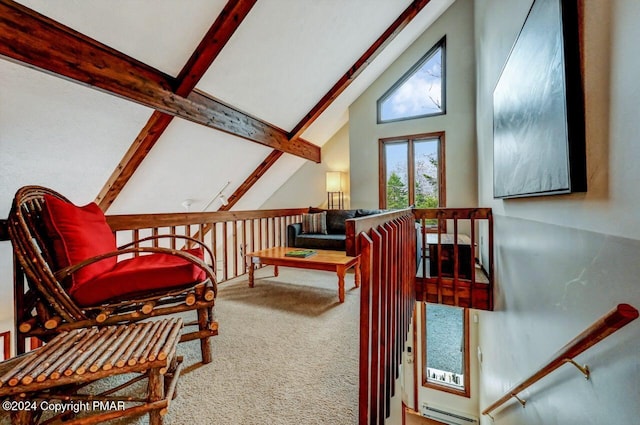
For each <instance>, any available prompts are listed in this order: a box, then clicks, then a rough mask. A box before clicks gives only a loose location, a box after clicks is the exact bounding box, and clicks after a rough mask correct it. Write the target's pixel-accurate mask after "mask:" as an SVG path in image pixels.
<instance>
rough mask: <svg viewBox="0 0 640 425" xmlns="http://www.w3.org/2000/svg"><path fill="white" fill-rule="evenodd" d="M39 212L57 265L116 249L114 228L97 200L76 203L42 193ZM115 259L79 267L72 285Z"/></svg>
mask: <svg viewBox="0 0 640 425" xmlns="http://www.w3.org/2000/svg"><path fill="white" fill-rule="evenodd" d="M42 215H43V221H44V225H45V229H46V232H47V236H48V237H49V238H50V240H51V242H52V248H53V251H54V252H53V255H54V257H55V258H54V261H55V263H56V264H55V265H56V266H57V267H58V269H62V268H64V267H67V266H71V265H74V264H78V263H80V262H82V261H84V260H87V259H89V258H91V257H95V256H96V255H100V254H105V253H107V252H112V251H115V250H116V249H117V248H116V239H115V236H114V235H113V231H112V230H111V228H110V227H109V225H108V224H107V220H106V218H105V216H104V213H103V212H102V210H101V209H100V207H98V205H97V204H96V203H93V202H92V203H90V204H88V205H85V206H82V207H78V206H76V205H74V204H72V203H69V202H65V201H63V200H61V199H59V198H57V197H55V196H51V195H44V207H43V214H42ZM117 261H118V259H117V257H111V258H107V259H104V260H101V261H98V262H96V263H94V264H91V265H89V266H86V267H84V268H82V269H80V270H79V271H78V272H76V273H74V275H73V276H72V284H71V286H72V287H74V286H76V285H81V284H83V283H84V282H87V281H89V280H91V279H93V278H94V277H96V276H98V275H100V274H102V273H104V272H106V271H109V270H111V269H112V268H113V267H114V266H115V265H116V262H117Z"/></svg>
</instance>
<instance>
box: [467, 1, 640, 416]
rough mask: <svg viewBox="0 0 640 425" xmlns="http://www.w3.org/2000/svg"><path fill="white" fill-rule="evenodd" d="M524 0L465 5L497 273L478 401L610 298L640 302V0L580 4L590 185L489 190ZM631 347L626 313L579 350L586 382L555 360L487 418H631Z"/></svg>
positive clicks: (483, 200) (634, 345)
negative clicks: (530, 191)
mask: <svg viewBox="0 0 640 425" xmlns="http://www.w3.org/2000/svg"><path fill="white" fill-rule="evenodd" d="M531 3H532V1H531V0H518V1H509V2H504V1H501V0H478V1H476V3H475V33H476V34H475V39H476V56H477V76H478V77H477V78H478V80H477V128H478V181H479V186H478V190H479V203H480V204H481V205H486V206H491V207H492V208H493V211H494V217H495V252H496V263H495V269H496V272H497V288H496V300H495V305H496V311H495V312H484V313H481V318H480V329H479V332H480V337H479V338H480V345H481V347H482V351H483V354H484V361H483V363H482V365H481V368H480V374H481V375H480V383H481V389H480V408H481V409H483V408H484V407H486V406H487V405H489V404H490V403H492V402H493V401H495V400H496V399H498V398H499V397H500V396H502V395H503V394H504V393H505V392H506V391H508V390H509V388H511V387H512V386H513V385H514V384H516V383H517V382H519V381H520V380H522V379H524V378H526V377H527V376H528V375H529V374H531V373H533V372H534V371H535V370H536V369H537V368H538V367H539V366H541V365H542V364H543V363H544V362H546V361H547V360H549V359H550V357H551V356H552V354H553V353H555V352H556V351H557V350H558V349H560V348H561V347H562V346H563V345H564V344H565V343H567V342H568V341H569V340H571V339H572V338H573V337H575V336H576V335H578V334H579V333H580V332H581V331H582V330H584V329H585V328H587V327H588V326H589V325H590V324H591V323H592V322H594V321H595V320H596V319H597V318H599V317H600V316H602V315H603V314H605V313H606V312H607V311H609V310H610V309H611V308H613V307H614V306H615V305H616V304H618V303H623V302H625V303H630V304H632V305H634V306H635V307H636V308H637V307H640V285H638V276H639V275H640V266H639V265H638V261H637V259H638V257H639V256H640V240H639V239H640V219H639V218H638V214H637V211H638V208H639V207H640V196H639V195H640V187H639V185H638V182H639V181H640V167H638V166H637V161H638V158H640V155H639V154H640V146H639V145H638V143H637V135H638V134H640V122H639V120H638V116H637V111H638V107H637V103H638V98H639V95H640V83H638V80H637V76H638V69H640V56H639V55H638V47H637V40H639V39H640V27H638V25H637V21H638V18H640V3H639V2H637V1H636V0H612V1H600V0H585V2H584V3H585V8H584V11H585V17H584V19H585V28H584V34H585V41H584V42H585V53H586V58H585V75H584V78H585V91H586V102H585V106H586V121H587V125H586V132H587V135H586V136H587V167H588V185H589V188H588V191H587V192H586V193H579V194H572V195H563V196H551V197H539V198H527V199H517V200H495V199H493V197H492V193H493V187H492V179H493V176H492V173H493V170H492V152H493V151H492V149H493V146H492V93H493V88H494V87H495V84H496V82H497V80H498V77H499V75H500V71H501V69H502V66H503V65H504V62H505V60H506V58H507V55H508V53H509V50H510V49H511V46H512V44H513V42H514V40H515V38H516V36H517V34H518V31H519V30H520V28H521V26H522V24H523V22H524V19H525V16H526V14H527V12H528V10H529V8H530V6H531ZM638 353H640V323H638V322H634V323H632V324H631V325H629V326H628V327H626V328H624V329H623V330H621V331H620V332H618V333H616V334H614V335H613V336H611V337H610V338H608V339H607V340H605V341H603V342H601V343H600V344H598V345H596V346H595V347H592V348H591V349H589V350H588V351H586V352H585V353H583V354H582V355H581V356H579V357H578V358H577V361H578V362H580V363H586V364H588V365H589V366H590V367H591V369H592V377H591V380H589V381H586V380H585V379H584V378H583V377H582V375H581V374H580V373H579V372H578V371H577V370H576V369H575V368H573V367H571V366H563V367H562V368H561V369H560V370H558V371H556V372H555V373H554V374H553V375H550V376H548V377H546V378H544V379H543V380H542V381H540V382H539V383H538V384H536V385H534V386H533V387H531V388H530V389H529V390H526V391H525V392H524V393H523V394H521V396H522V397H523V398H525V399H527V400H528V401H527V405H526V408H525V409H523V408H521V407H520V405H519V404H518V403H517V402H510V403H508V404H507V406H505V407H504V408H503V409H502V410H500V411H497V412H495V413H494V417H495V422H494V423H495V424H499V425H511V424H513V425H516V424H517V425H534V424H536V425H537V424H545V425H546V424H549V425H554V424H558V425H567V424H569V425H571V424H581V425H582V424H594V425H595V424H605V423H606V424H614V425H615V424H620V425H622V424H630V423H638V417H640V406H639V405H638V398H639V397H640V387H639V384H638V382H640V368H639V367H638ZM483 423H484V424H490V423H492V422H491V420H490V419H488V418H486V417H485V418H483Z"/></svg>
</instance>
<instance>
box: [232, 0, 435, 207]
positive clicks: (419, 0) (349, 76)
mask: <svg viewBox="0 0 640 425" xmlns="http://www.w3.org/2000/svg"><path fill="white" fill-rule="evenodd" d="M429 1H430V0H414V1H413V2H412V3H411V4H410V5H409V6H408V7H407V8H406V9H405V10H404V11H403V12H402V14H401V15H400V16H398V19H396V20H395V21H394V22H393V23H392V24H391V25H390V26H389V28H387V30H386V31H385V32H384V33H382V35H381V36H380V37H378V39H377V40H376V41H375V42H374V43H373V44H372V45H371V47H369V48H368V49H367V51H366V52H364V54H363V55H362V56H361V57H360V58H359V59H358V60H357V61H356V62H355V63H354V64H353V66H352V67H351V68H349V70H348V71H347V72H346V73H345V74H344V75H343V76H342V77H341V78H340V79H339V80H338V81H337V82H336V83H335V84H334V85H333V87H332V88H331V89H330V90H329V91H328V92H327V93H326V94H325V95H324V96H323V97H322V99H320V101H319V102H318V103H317V104H316V105H315V106H314V107H313V108H312V109H311V110H310V111H309V112H308V113H307V114H306V115H305V116H304V118H303V119H302V120H301V121H300V122H299V123H298V124H297V125H296V126H295V127H294V128H293V130H291V132H290V133H289V138H290V139H291V140H295V139H296V138H299V137H300V136H301V135H302V133H304V132H305V130H306V129H307V128H309V126H310V125H311V124H312V123H313V122H314V121H315V120H316V119H317V118H318V117H319V116H320V115H321V114H322V113H323V112H324V111H325V110H326V109H327V108H328V107H329V106H330V105H331V104H332V103H333V101H334V100H336V98H337V97H338V96H339V95H340V93H342V92H343V91H344V90H345V89H346V88H347V87H348V86H349V84H351V82H352V81H353V80H354V79H355V78H356V77H357V76H358V74H360V73H361V72H362V71H363V70H364V69H365V68H366V67H367V65H369V63H370V62H371V61H372V60H373V59H374V58H375V57H376V56H377V55H378V54H379V53H380V52H381V51H382V50H383V49H384V48H385V47H386V46H387V45H388V44H389V43H390V42H391V40H393V39H394V38H395V36H396V35H397V34H398V33H399V32H400V31H402V29H403V28H404V27H406V26H407V24H408V23H409V22H411V20H412V19H413V18H415V17H416V15H417V14H418V13H419V12H420V11H421V10H422V9H423V8H424V7H425V6H426V5H427V3H429ZM277 152H278V151H273V152H271V153H270V154H269V156H267V158H266V159H265V160H264V161H263V162H262V164H260V165H259V166H258V168H256V169H255V170H254V171H253V173H251V175H250V176H249V177H248V178H247V180H245V182H244V183H243V184H242V185H240V187H238V189H236V190H235V192H233V194H232V195H231V196H230V197H229V201H231V199H236V202H237V200H239V199H240V198H242V196H243V195H244V194H245V193H247V192H248V191H249V189H250V188H251V186H253V184H254V183H255V182H257V181H258V178H260V177H261V176H262V175H264V174H265V173H266V172H267V170H268V169H269V168H270V167H271V166H273V164H275V163H276V161H277V160H278V158H280V157H281V156H282V152H280V153H279V154H278V153H277ZM234 203H235V202H234ZM231 206H232V204H231V202H229V205H227V206H225V207H223V208H220V209H221V210H222V209H225V210H228V209H229V208H231Z"/></svg>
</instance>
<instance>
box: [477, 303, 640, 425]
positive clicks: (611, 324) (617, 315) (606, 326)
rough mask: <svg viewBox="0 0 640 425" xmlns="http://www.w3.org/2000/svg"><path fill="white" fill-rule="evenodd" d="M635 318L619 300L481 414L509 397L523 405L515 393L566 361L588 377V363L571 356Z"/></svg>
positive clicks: (524, 402)
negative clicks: (579, 361)
mask: <svg viewBox="0 0 640 425" xmlns="http://www.w3.org/2000/svg"><path fill="white" fill-rule="evenodd" d="M637 318H638V310H637V309H635V308H634V307H633V306H631V305H629V304H618V305H617V306H616V307H615V308H613V309H612V310H611V311H609V312H608V313H607V314H605V315H604V316H602V317H601V318H600V319H598V320H597V321H595V322H594V323H593V324H592V325H591V326H589V327H588V328H587V329H585V330H584V331H583V332H582V333H581V334H580V335H578V336H576V337H575V338H573V339H572V340H571V341H569V342H568V343H567V344H566V345H565V346H564V347H562V348H561V349H560V350H559V351H558V352H557V353H556V354H555V355H554V356H553V357H552V360H550V361H549V362H548V363H547V364H545V365H544V366H542V367H541V368H539V369H538V371H537V372H535V373H534V374H533V375H531V376H530V377H529V378H527V379H525V380H523V381H521V382H520V383H518V384H516V385H515V386H513V387H512V388H511V389H510V390H509V391H507V392H506V393H505V394H504V395H503V396H502V397H500V398H499V399H498V400H496V401H495V402H494V403H493V404H491V405H490V406H489V407H487V408H486V409H484V410H483V411H482V414H483V415H487V416H489V417H491V418H492V419H493V417H492V416H491V415H490V412H492V411H494V410H495V409H496V408H498V407H500V406H501V405H503V404H504V403H506V402H507V401H509V400H510V399H511V398H515V399H516V400H518V402H519V403H520V404H521V405H522V406H523V407H524V405H525V404H526V400H523V399H521V398H520V397H518V394H519V393H520V392H522V391H523V390H525V389H526V388H528V387H529V386H531V385H533V384H534V383H536V382H538V381H539V380H540V379H542V378H544V377H545V376H547V375H549V374H550V373H551V372H553V371H554V370H556V369H557V368H559V367H560V366H562V365H563V364H565V363H571V364H572V365H574V366H575V367H576V368H578V369H579V370H580V372H582V374H583V375H584V376H585V378H586V379H589V374H590V370H589V367H588V366H587V365H584V366H581V365H579V364H578V363H576V362H575V360H574V357H576V356H578V355H579V354H580V353H582V352H584V351H586V350H587V349H588V348H590V347H592V346H593V345H595V344H597V343H598V342H600V341H602V340H603V339H605V338H606V337H608V336H609V335H611V334H612V333H614V332H616V331H617V330H619V329H620V328H622V327H624V326H626V325H627V324H629V323H630V322H632V321H634V320H635V319H637Z"/></svg>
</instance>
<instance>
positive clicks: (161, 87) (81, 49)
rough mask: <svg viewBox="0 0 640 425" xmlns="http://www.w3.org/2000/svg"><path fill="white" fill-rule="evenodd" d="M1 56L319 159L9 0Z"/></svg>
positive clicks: (1, 14) (314, 149)
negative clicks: (179, 92) (178, 90)
mask: <svg viewBox="0 0 640 425" xmlns="http://www.w3.org/2000/svg"><path fill="white" fill-rule="evenodd" d="M0 56H4V57H6V58H8V59H10V60H13V61H16V62H18V63H21V64H24V65H26V66H28V67H32V68H35V69H39V70H42V71H45V72H48V73H51V74H54V75H57V76H60V77H63V78H66V79H68V80H71V81H74V82H78V83H81V84H84V85H87V86H89V87H93V88H96V89H98V90H102V91H105V92H108V93H111V94H115V95H117V96H120V97H123V98H125V99H128V100H131V101H134V102H137V103H140V104H142V105H145V106H148V107H150V108H153V109H155V110H157V111H160V112H164V113H166V114H169V115H174V116H178V117H181V118H184V119H187V120H190V121H193V122H196V123H198V124H202V125H205V126H207V127H211V128H214V129H216V130H220V131H224V132H227V133H231V134H235V133H234V132H235V131H237V128H238V127H239V126H243V125H246V127H247V128H246V129H245V131H243V132H242V133H241V135H240V137H243V138H245V139H248V140H251V141H253V142H257V143H260V144H262V145H265V146H269V147H272V148H275V149H279V150H283V151H285V152H288V153H291V154H293V155H296V156H300V157H303V158H305V159H309V160H312V161H315V162H320V148H319V147H318V146H316V145H313V144H311V143H309V142H307V141H304V140H298V139H296V140H289V137H288V134H286V133H285V132H283V131H282V132H278V131H276V130H277V129H276V127H273V126H270V125H268V124H267V123H264V122H262V121H260V120H256V119H255V118H253V117H250V116H248V115H245V114H242V113H240V112H239V111H235V114H234V117H232V118H231V119H230V118H229V117H227V115H226V114H227V113H228V109H229V107H228V106H226V105H223V104H222V103H219V102H217V101H215V100H213V99H211V98H207V100H206V102H205V101H204V98H203V96H196V97H190V98H185V97H183V96H178V95H177V94H176V93H175V92H174V89H175V88H177V87H179V86H180V84H177V81H176V79H174V78H172V77H170V76H167V75H165V74H163V73H161V72H160V71H158V70H155V69H154V68H152V67H150V66H148V65H145V64H143V63H141V62H139V61H136V60H135V59H133V58H130V57H128V56H126V55H124V54H122V53H120V52H118V51H116V50H114V49H111V48H110V47H108V46H106V45H103V44H101V43H99V42H97V41H95V40H92V39H90V38H89V37H86V36H84V35H82V34H80V33H78V32H77V31H74V30H72V29H71V28H68V27H66V26H64V25H62V24H60V23H58V22H56V21H53V20H51V19H49V18H47V17H45V16H43V15H41V14H39V13H37V12H35V11H33V10H31V9H29V8H27V7H24V6H22V5H20V4H17V3H15V2H13V1H11V0H0ZM196 62H197V61H196ZM197 63H198V64H200V63H199V62H197ZM194 68H195V66H194ZM185 79H186V78H185ZM185 84H186V83H185ZM198 101H201V103H198ZM238 116H242V118H241V119H240V122H238ZM265 126H266V127H265ZM258 128H263V129H264V128H268V129H269V131H267V132H257V131H255V130H256V129H258ZM274 140H277V143H275V144H274Z"/></svg>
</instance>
